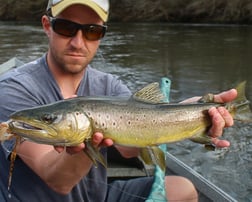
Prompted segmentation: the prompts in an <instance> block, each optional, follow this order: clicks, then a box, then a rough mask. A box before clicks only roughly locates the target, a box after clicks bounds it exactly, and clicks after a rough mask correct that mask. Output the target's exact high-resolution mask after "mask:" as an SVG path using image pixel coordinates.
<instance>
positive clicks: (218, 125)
mask: <svg viewBox="0 0 252 202" xmlns="http://www.w3.org/2000/svg"><path fill="white" fill-rule="evenodd" d="M236 96H237V91H236V90H235V89H231V90H229V91H225V92H222V93H219V94H217V95H214V102H217V103H226V102H231V101H232V100H234V99H235V98H236ZM208 112H209V115H210V117H211V119H212V127H211V128H210V130H209V135H210V136H211V137H212V142H213V144H214V145H215V146H216V147H229V146H230V143H229V142H228V141H227V140H219V139H218V137H220V136H221V135H222V134H223V130H224V128H226V127H230V126H232V125H233V124H234V120H233V118H232V116H231V114H230V113H229V112H228V110H227V109H225V107H218V108H215V107H212V108H211V109H209V111H208Z"/></svg>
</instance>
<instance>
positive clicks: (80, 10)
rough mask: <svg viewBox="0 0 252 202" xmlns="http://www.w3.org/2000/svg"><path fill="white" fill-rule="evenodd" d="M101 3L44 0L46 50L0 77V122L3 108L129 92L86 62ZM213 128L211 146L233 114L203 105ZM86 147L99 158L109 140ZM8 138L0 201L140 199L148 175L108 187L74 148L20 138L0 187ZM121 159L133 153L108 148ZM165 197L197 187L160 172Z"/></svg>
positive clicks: (192, 196)
mask: <svg viewBox="0 0 252 202" xmlns="http://www.w3.org/2000/svg"><path fill="white" fill-rule="evenodd" d="M108 10H109V3H108V1H107V0H49V2H48V7H47V15H44V16H42V25H43V29H44V31H45V33H46V35H47V36H48V39H49V48H48V52H47V53H46V54H45V55H44V56H42V57H41V58H39V59H37V60H36V61H34V62H32V63H29V64H26V65H24V66H22V67H20V68H18V69H15V70H13V71H11V72H8V73H7V74H5V75H4V76H2V77H0V89H1V99H0V111H1V113H0V122H3V121H6V120H8V117H9V115H10V113H12V112H14V111H17V110H20V109H24V108H28V107H32V106H37V105H43V104H48V103H51V102H54V101H57V100H62V99H66V98H69V97H74V96H89V95H95V96H101V95H109V96H129V95H130V91H129V90H128V88H127V87H126V86H125V85H123V84H122V83H121V81H120V80H118V79H117V77H115V76H113V75H110V74H106V73H103V72H100V71H97V70H95V69H92V68H91V67H90V66H89V63H90V62H91V60H92V59H93V57H94V55H95V54H96V51H97V49H98V47H99V44H100V39H101V38H102V37H103V36H104V34H105V31H106V26H105V25H104V23H105V22H106V21H107V18H108ZM235 97H236V91H235V90H230V91H227V92H223V93H222V94H219V95H215V98H214V99H215V101H216V102H227V101H231V100H233V99H234V98H235ZM209 114H210V116H211V117H212V122H213V126H212V128H211V129H210V131H209V134H211V135H212V137H213V143H214V144H216V146H219V147H225V146H229V142H227V141H225V140H218V139H217V137H219V136H220V135H221V134H222V130H223V128H224V127H227V126H231V125H232V124H233V119H232V117H231V115H230V114H229V113H228V112H227V111H226V110H225V109H224V108H222V107H220V108H218V109H216V108H211V109H210V110H209ZM93 144H94V146H96V147H97V148H99V149H100V150H101V152H102V153H103V154H104V155H105V156H106V147H108V146H111V145H113V141H112V140H111V139H103V135H102V134H101V133H95V134H94V136H93ZM13 147H14V141H7V142H4V143H2V146H1V147H0V161H1V163H0V170H1V172H0V190H1V192H0V201H32V202H36V201H43V202H45V201H46V202H50V201H52V202H58V201H59V202H81V201H86V202H87V201H94V202H101V201H109V202H111V201H115V202H117V201H127V202H128V201H144V200H145V199H146V198H147V197H148V194H149V192H150V188H151V185H152V182H153V179H152V178H140V179H136V180H130V181H126V182H121V181H120V182H115V183H114V184H111V185H108V184H107V180H106V169H105V168H104V167H103V166H102V165H99V166H98V167H97V168H95V167H94V166H93V164H92V162H91V160H90V159H89V158H88V156H86V154H84V152H82V150H83V149H84V148H85V145H84V143H83V144H81V145H79V146H76V147H67V148H63V147H53V146H50V145H44V144H37V143H33V142H29V141H22V142H21V143H20V144H19V145H18V146H17V148H16V151H17V154H18V158H17V159H16V162H15V168H14V173H13V177H12V184H11V187H10V190H9V191H8V190H7V184H8V176H9V173H8V170H9V166H10V162H9V156H10V152H11V151H12V150H13ZM115 147H116V148H117V149H118V150H119V152H120V153H121V154H122V155H123V156H124V157H134V156H137V155H138V149H132V148H126V147H119V146H115ZM166 190H167V198H168V200H171V201H173V200H174V201H177V200H178V201H179V200H181V201H189V200H190V201H197V192H196V190H195V188H194V186H193V185H192V183H191V182H190V181H188V180H187V179H185V178H182V177H175V176H169V177H166Z"/></svg>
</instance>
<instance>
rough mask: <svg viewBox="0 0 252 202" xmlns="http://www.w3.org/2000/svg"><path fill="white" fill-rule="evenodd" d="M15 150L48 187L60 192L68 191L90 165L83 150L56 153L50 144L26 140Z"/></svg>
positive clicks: (86, 171) (65, 192)
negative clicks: (72, 153)
mask: <svg viewBox="0 0 252 202" xmlns="http://www.w3.org/2000/svg"><path fill="white" fill-rule="evenodd" d="M36 151H39V152H36ZM17 152H18V154H19V155H20V157H21V158H22V160H23V161H24V162H25V163H26V164H27V165H28V166H29V167H30V168H31V169H32V170H33V171H34V172H35V173H36V174H37V175H38V176H40V177H41V179H42V180H43V181H44V182H45V183H46V184H47V185H48V186H49V187H51V188H52V189H53V190H55V191H56V192H59V193H62V194H67V193H69V192H70V191H71V189H72V188H73V187H74V186H75V185H76V184H77V183H78V182H79V181H80V180H81V178H83V177H84V176H85V175H87V173H88V172H89V170H90V168H91V166H92V162H91V160H90V159H89V158H88V157H87V156H86V155H85V154H84V152H79V153H76V154H74V155H70V154H68V153H67V152H66V151H63V152H61V153H58V152H57V151H55V149H54V147H52V146H49V145H41V144H35V143H31V142H28V141H25V142H23V143H22V144H20V145H19V146H18V151H17Z"/></svg>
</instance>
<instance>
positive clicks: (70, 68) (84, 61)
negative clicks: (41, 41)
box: [48, 47, 93, 75]
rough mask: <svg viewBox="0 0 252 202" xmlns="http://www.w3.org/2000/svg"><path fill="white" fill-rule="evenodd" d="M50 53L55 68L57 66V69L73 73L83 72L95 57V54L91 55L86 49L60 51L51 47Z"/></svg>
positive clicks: (65, 72)
mask: <svg viewBox="0 0 252 202" xmlns="http://www.w3.org/2000/svg"><path fill="white" fill-rule="evenodd" d="M48 54H50V57H51V62H52V63H53V66H54V68H57V71H59V72H61V73H63V74H73V75H74V74H79V73H83V71H84V70H85V69H86V67H87V65H88V64H89V63H90V62H91V59H92V58H93V56H89V55H88V54H87V53H84V51H80V50H74V49H73V48H72V49H67V50H65V51H58V50H56V49H55V48H53V47H50V49H49V53H48Z"/></svg>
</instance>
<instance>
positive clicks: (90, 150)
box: [83, 140, 107, 168]
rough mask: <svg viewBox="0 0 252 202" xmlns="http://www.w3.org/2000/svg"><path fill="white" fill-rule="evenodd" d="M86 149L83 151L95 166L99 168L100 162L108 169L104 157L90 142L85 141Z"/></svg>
mask: <svg viewBox="0 0 252 202" xmlns="http://www.w3.org/2000/svg"><path fill="white" fill-rule="evenodd" d="M85 146H86V148H85V149H84V150H83V151H84V152H85V153H86V154H87V156H88V157H89V158H90V159H91V160H92V161H93V163H94V165H95V166H96V167H97V166H98V162H100V163H101V164H102V165H103V166H104V167H105V168H107V163H106V161H105V159H104V157H103V155H102V154H101V153H100V152H99V150H98V149H97V148H95V147H94V146H93V144H92V142H91V141H90V140H86V141H85Z"/></svg>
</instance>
